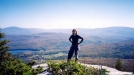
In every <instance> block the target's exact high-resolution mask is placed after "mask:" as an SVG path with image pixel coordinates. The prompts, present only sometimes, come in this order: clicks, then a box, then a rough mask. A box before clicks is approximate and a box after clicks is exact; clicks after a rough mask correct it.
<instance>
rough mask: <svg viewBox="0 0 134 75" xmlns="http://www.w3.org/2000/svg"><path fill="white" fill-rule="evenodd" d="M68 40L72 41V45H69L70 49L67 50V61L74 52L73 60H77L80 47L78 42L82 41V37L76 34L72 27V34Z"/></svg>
mask: <svg viewBox="0 0 134 75" xmlns="http://www.w3.org/2000/svg"><path fill="white" fill-rule="evenodd" d="M79 39H81V41H80V42H78V40H79ZM69 41H70V42H71V43H72V46H71V47H70V50H69V52H68V59H67V61H69V60H70V59H71V58H72V56H73V53H74V52H75V61H77V60H78V54H79V49H80V47H79V44H80V43H82V42H83V38H82V37H81V36H79V35H77V31H76V29H73V30H72V35H71V36H70V38H69Z"/></svg>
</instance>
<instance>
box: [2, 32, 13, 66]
mask: <svg viewBox="0 0 134 75" xmlns="http://www.w3.org/2000/svg"><path fill="white" fill-rule="evenodd" d="M4 38H5V35H4V33H2V32H1V30H0V63H1V62H4V61H7V60H10V59H11V57H12V55H11V53H9V52H8V49H9V47H8V46H6V44H7V43H8V42H9V41H7V40H5V39H4Z"/></svg>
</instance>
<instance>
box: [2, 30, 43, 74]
mask: <svg viewBox="0 0 134 75" xmlns="http://www.w3.org/2000/svg"><path fill="white" fill-rule="evenodd" d="M4 37H5V35H4V33H2V32H1V30H0V75H37V74H38V73H40V72H42V71H43V68H42V67H38V68H37V69H32V68H31V66H32V65H34V63H35V62H34V61H33V62H31V63H29V64H25V63H24V62H22V61H21V60H19V59H16V58H13V57H12V54H11V53H10V52H8V50H9V47H8V46H7V45H6V44H7V43H8V42H9V41H7V40H5V39H4Z"/></svg>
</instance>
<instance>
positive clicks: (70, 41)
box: [69, 35, 72, 43]
mask: <svg viewBox="0 0 134 75" xmlns="http://www.w3.org/2000/svg"><path fill="white" fill-rule="evenodd" d="M71 38H72V35H71V36H70V38H69V41H70V42H71V43H72V40H71Z"/></svg>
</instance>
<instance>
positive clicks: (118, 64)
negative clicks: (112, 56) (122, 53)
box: [115, 58, 123, 70]
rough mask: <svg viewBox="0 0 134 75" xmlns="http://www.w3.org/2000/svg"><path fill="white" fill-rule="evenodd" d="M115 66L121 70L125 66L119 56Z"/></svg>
mask: <svg viewBox="0 0 134 75" xmlns="http://www.w3.org/2000/svg"><path fill="white" fill-rule="evenodd" d="M115 68H116V69H117V70H121V69H122V68H123V64H122V62H121V59H120V58H118V59H117V60H116V62H115Z"/></svg>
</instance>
